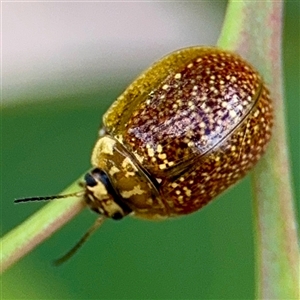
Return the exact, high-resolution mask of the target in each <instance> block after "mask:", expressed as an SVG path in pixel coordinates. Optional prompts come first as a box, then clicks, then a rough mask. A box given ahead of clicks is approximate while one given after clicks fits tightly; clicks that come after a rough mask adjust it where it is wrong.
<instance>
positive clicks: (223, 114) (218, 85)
mask: <svg viewBox="0 0 300 300" xmlns="http://www.w3.org/2000/svg"><path fill="white" fill-rule="evenodd" d="M272 124H273V116H272V105H271V100H270V97H269V92H268V90H267V89H266V87H265V85H264V83H263V81H262V78H261V77H260V75H259V74H258V73H257V72H256V71H255V70H254V69H253V68H252V67H251V65H249V64H248V63H247V62H245V61H244V60H243V59H241V58H240V57H239V56H237V55H235V54H233V53H230V52H226V51H223V50H220V49H217V48H200V47H195V48H187V49H183V50H180V51H177V52H174V53H172V54H170V55H169V56H166V57H165V58H163V59H162V60H161V61H159V62H157V63H156V64H154V66H152V67H151V68H149V69H148V70H147V71H146V72H145V73H144V74H142V75H141V76H140V77H139V78H137V80H136V81H135V82H133V83H132V84H131V85H130V86H129V87H128V89H127V90H126V91H125V92H124V93H123V95H121V96H120V97H119V98H118V100H117V101H116V102H115V103H114V104H113V105H112V107H111V109H110V110H109V111H108V112H107V113H106V115H105V117H104V127H105V132H106V134H108V135H110V136H112V137H113V138H115V139H116V140H117V141H118V142H120V144H122V146H123V147H124V149H126V151H128V153H130V156H131V158H132V159H133V161H135V163H136V164H137V165H139V166H140V168H141V170H145V171H146V172H147V174H148V175H147V176H148V177H149V178H150V179H149V180H154V181H155V184H154V185H155V186H156V187H157V189H158V193H159V195H158V196H157V197H159V198H160V200H159V201H161V202H160V203H163V206H165V208H164V209H163V210H162V212H161V215H163V214H168V215H169V216H172V215H180V214H187V213H191V212H193V211H196V210H197V209H199V208H201V207H202V206H203V205H205V204H206V203H208V202H209V201H210V200H211V199H213V198H215V197H216V196H217V195H219V194H220V193H221V192H222V191H224V190H225V189H227V188H228V187H229V186H231V185H232V184H234V183H235V182H236V181H238V180H239V179H241V178H242V177H243V176H244V175H245V174H246V173H247V171H248V170H249V169H251V167H252V166H253V165H254V164H255V163H256V162H257V161H258V159H259V158H260V157H261V155H262V154H263V153H264V151H265V148H266V145H267V143H268V141H269V139H270V137H271V128H272ZM149 188H150V185H149ZM144 193H145V194H149V193H146V191H145V190H144ZM142 194H143V193H141V195H139V203H141V198H142V197H143V196H142ZM128 201H129V200H128ZM151 201H153V199H152V200H151V199H150V198H149V197H148V198H147V199H146V198H145V203H146V202H147V203H148V204H149V203H151ZM130 207H131V208H132V210H133V211H135V212H136V214H137V215H140V216H142V217H143V216H146V215H147V216H146V217H147V218H151V217H152V216H151V214H152V212H151V208H149V207H148V208H147V209H144V211H142V210H140V211H139V209H136V210H135V207H134V201H132V202H131V204H130ZM153 215H154V212H153ZM155 215H159V212H158V211H157V210H156V211H155Z"/></svg>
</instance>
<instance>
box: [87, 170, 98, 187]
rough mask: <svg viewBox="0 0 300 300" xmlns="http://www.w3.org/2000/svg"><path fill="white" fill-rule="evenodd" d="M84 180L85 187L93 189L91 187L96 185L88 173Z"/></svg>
mask: <svg viewBox="0 0 300 300" xmlns="http://www.w3.org/2000/svg"><path fill="white" fill-rule="evenodd" d="M84 180H85V182H86V185H87V186H90V187H93V186H96V185H97V181H96V180H95V178H94V177H93V176H92V175H91V174H90V173H87V174H86V175H85V176H84Z"/></svg>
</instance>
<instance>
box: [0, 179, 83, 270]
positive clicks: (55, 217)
mask: <svg viewBox="0 0 300 300" xmlns="http://www.w3.org/2000/svg"><path fill="white" fill-rule="evenodd" d="M78 190H79V187H78V183H77V181H76V182H75V183H73V184H72V185H71V186H70V187H69V188H67V189H66V190H65V191H64V192H63V193H62V194H69V193H73V192H76V191H78ZM18 205H22V204H18ZM85 207H86V204H85V202H84V201H83V199H82V198H79V197H74V196H73V197H69V198H67V199H58V200H55V201H53V202H51V203H49V204H47V205H46V206H44V207H43V208H42V209H40V210H39V211H37V212H36V213H35V214H33V215H32V216H31V217H30V218H28V219H27V220H26V221H24V222H23V223H22V224H20V225H19V226H18V227H16V228H14V229H13V230H11V231H10V232H9V233H7V234H6V235H5V236H4V237H3V238H2V239H1V241H0V242H1V273H3V272H4V271H5V270H6V269H7V268H8V267H10V266H11V265H12V264H13V263H15V262H17V261H18V260H19V259H20V258H21V257H23V256H24V255H26V254H27V253H28V252H30V251H31V250H32V249H34V248H35V247H36V246H37V245H39V244H40V243H41V242H43V241H44V240H45V239H47V238H48V237H50V236H51V235H52V234H53V233H54V232H55V231H56V230H58V229H59V228H61V227H62V226H63V225H64V224H66V223H67V222H68V221H69V220H71V219H72V218H73V217H74V216H75V215H77V214H78V213H79V212H80V211H81V210H82V209H83V208H85Z"/></svg>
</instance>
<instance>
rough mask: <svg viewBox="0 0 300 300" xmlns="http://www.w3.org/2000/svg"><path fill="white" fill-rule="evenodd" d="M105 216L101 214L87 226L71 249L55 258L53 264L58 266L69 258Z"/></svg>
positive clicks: (100, 223)
mask: <svg viewBox="0 0 300 300" xmlns="http://www.w3.org/2000/svg"><path fill="white" fill-rule="evenodd" d="M105 218H106V217H105V216H104V215H101V216H100V217H99V218H97V219H96V221H95V223H94V224H93V225H92V226H91V227H90V228H89V230H88V231H87V232H86V233H85V234H84V235H83V237H82V238H81V239H80V240H79V241H78V242H77V243H76V244H75V246H74V247H73V248H71V250H69V251H68V252H67V253H66V254H65V255H63V256H62V257H61V258H59V259H56V260H55V261H54V262H53V263H54V265H55V266H59V265H61V264H63V263H64V262H66V261H67V260H69V259H70V258H71V257H72V256H73V255H74V254H75V253H76V252H77V250H78V249H79V248H81V246H82V245H83V244H84V243H85V242H86V241H87V239H88V238H89V237H90V236H91V235H92V234H93V233H94V232H95V231H96V230H97V229H98V228H99V227H100V226H101V225H102V224H103V222H104V220H105Z"/></svg>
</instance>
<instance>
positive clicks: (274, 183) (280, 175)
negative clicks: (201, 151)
mask: <svg viewBox="0 0 300 300" xmlns="http://www.w3.org/2000/svg"><path fill="white" fill-rule="evenodd" d="M282 8H283V1H281V2H280V1H261V2H257V1H253V2H252V1H249V2H238V3H236V2H235V1H231V2H230V4H229V7H228V11H227V16H226V20H225V23H224V27H223V31H222V34H221V36H220V39H219V45H220V46H221V47H224V48H227V49H230V50H234V51H236V52H238V53H240V54H241V55H242V56H243V57H245V58H246V59H248V60H249V61H251V62H252V63H253V65H255V66H256V67H257V69H258V70H259V71H260V72H261V74H262V75H263V76H264V79H265V81H266V82H267V84H268V86H269V88H270V91H271V95H272V99H273V101H274V114H275V124H274V130H273V137H272V140H271V143H270V145H269V147H268V150H267V153H266V155H265V156H264V157H263V158H262V160H261V161H260V162H259V163H258V165H257V166H256V168H255V170H254V172H253V186H254V232H255V239H256V240H255V248H256V283H257V298H258V299H299V249H298V243H297V232H296V228H297V226H296V218H295V210H294V202H293V197H292V188H291V180H290V175H289V174H290V167H289V157H288V149H287V142H286V128H285V120H284V113H285V111H284V102H283V99H284V97H283V88H282V86H283V74H282V65H281V59H282V58H281V48H282V45H281V41H282V38H281V31H282Z"/></svg>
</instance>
